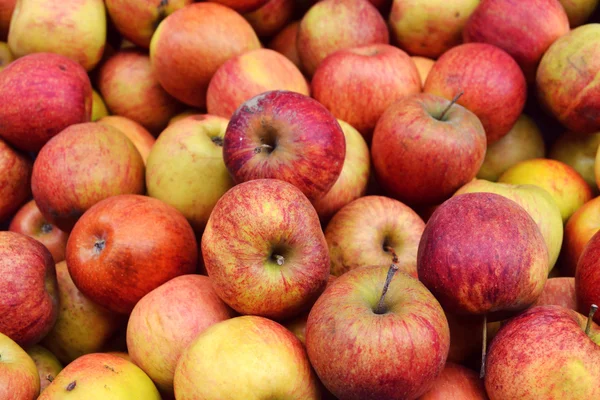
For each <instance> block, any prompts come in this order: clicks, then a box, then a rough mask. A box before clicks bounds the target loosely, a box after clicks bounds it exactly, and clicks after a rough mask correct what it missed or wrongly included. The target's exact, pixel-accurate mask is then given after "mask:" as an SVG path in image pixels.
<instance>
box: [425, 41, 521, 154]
mask: <svg viewBox="0 0 600 400" xmlns="http://www.w3.org/2000/svg"><path fill="white" fill-rule="evenodd" d="M423 91H424V92H426V93H432V94H435V95H438V96H442V97H445V98H447V99H452V98H454V97H455V96H456V95H457V94H458V93H461V92H462V93H464V94H463V96H462V97H461V98H460V99H459V100H458V104H460V105H462V106H464V107H466V108H467V109H469V110H470V111H472V112H473V113H475V115H477V117H479V119H480V120H481V123H482V124H483V127H484V129H485V133H486V135H487V141H488V144H492V143H494V142H496V141H498V140H499V139H500V138H502V137H503V136H504V135H506V134H507V133H508V132H509V131H510V129H511V128H512V127H513V125H514V124H515V123H516V122H517V119H518V118H519V116H520V115H521V112H522V111H523V108H524V106H525V100H526V97H527V84H526V82H525V76H524V75H523V72H522V71H521V69H520V68H519V65H518V64H517V63H516V61H515V60H514V59H513V58H512V57H511V56H510V55H509V54H508V53H507V52H505V51H504V50H502V49H500V48H498V47H496V46H493V45H490V44H487V43H466V44H462V45H460V46H456V47H454V48H452V49H450V50H448V51H447V52H445V53H444V54H443V55H442V56H441V57H440V58H439V59H438V60H437V61H436V63H435V65H434V66H433V68H432V69H431V71H430V72H429V75H428V76H427V81H426V82H425V86H424V88H423Z"/></svg>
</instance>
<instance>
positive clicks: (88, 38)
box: [8, 0, 106, 71]
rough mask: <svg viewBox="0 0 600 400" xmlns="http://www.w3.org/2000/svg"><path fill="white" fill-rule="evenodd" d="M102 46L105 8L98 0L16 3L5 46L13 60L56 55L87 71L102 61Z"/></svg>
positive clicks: (27, 0)
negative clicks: (40, 55)
mask: <svg viewBox="0 0 600 400" xmlns="http://www.w3.org/2000/svg"><path fill="white" fill-rule="evenodd" d="M105 44H106V9H105V7H104V1H102V0H80V1H76V2H58V3H48V2H47V1H44V0H18V1H17V3H16V5H15V10H14V12H13V15H12V18H11V20H10V29H9V31H8V45H9V46H10V49H11V50H12V52H13V54H14V55H15V56H16V57H23V56H25V55H27V54H33V53H42V52H48V53H56V54H61V55H63V56H66V57H69V58H70V59H72V60H74V61H77V62H78V63H79V64H81V66H82V67H83V68H85V69H86V70H87V71H91V70H92V69H93V68H94V67H95V66H96V64H98V62H99V61H100V59H101V58H102V53H103V52H104V45H105Z"/></svg>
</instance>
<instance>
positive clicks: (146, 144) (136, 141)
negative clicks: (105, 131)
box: [98, 115, 156, 165]
mask: <svg viewBox="0 0 600 400" xmlns="http://www.w3.org/2000/svg"><path fill="white" fill-rule="evenodd" d="M98 123H100V124H105V125H110V126H112V127H113V128H117V129H118V130H119V131H121V132H122V133H123V134H124V135H125V136H127V138H128V139H129V140H131V142H132V143H133V145H134V146H135V148H136V149H137V151H139V152H140V155H141V156H142V160H143V161H144V165H145V164H146V161H147V160H148V156H149V155H150V150H151V149H152V146H154V142H155V141H156V139H155V138H154V136H152V134H151V133H150V132H148V131H147V130H146V128H144V127H143V126H142V125H140V124H139V123H137V122H135V121H134V120H132V119H129V118H126V117H121V116H119V115H109V116H107V117H104V118H100V119H99V120H98Z"/></svg>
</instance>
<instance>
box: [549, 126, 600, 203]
mask: <svg viewBox="0 0 600 400" xmlns="http://www.w3.org/2000/svg"><path fill="white" fill-rule="evenodd" d="M598 147H600V132H596V133H594V134H585V135H578V134H576V133H573V132H565V133H564V134H562V135H561V136H560V137H559V138H558V139H557V140H556V141H555V142H554V144H553V145H552V148H551V149H550V153H549V155H548V156H549V158H552V159H554V160H558V161H562V162H563V163H565V164H567V165H570V166H571V167H573V169H575V171H577V172H579V174H580V175H581V176H582V177H583V179H585V181H586V182H587V184H588V185H590V188H592V191H593V192H594V193H595V194H596V193H598V185H597V184H596V175H595V164H596V155H597V153H598Z"/></svg>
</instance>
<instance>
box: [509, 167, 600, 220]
mask: <svg viewBox="0 0 600 400" xmlns="http://www.w3.org/2000/svg"><path fill="white" fill-rule="evenodd" d="M498 182H504V183H513V184H519V185H523V184H531V185H537V186H539V187H541V188H542V189H546V191H548V193H550V194H551V195H552V197H553V198H554V201H556V204H557V205H558V208H559V209H560V214H561V216H562V219H563V222H566V221H567V220H568V219H569V217H570V216H571V215H573V213H574V212H575V211H577V209H578V208H579V207H581V206H582V205H583V204H585V203H586V202H587V201H589V200H591V198H592V190H591V188H590V186H589V185H588V184H587V182H586V181H585V180H584V179H583V177H582V176H581V175H580V174H579V173H578V172H577V171H576V170H575V169H574V168H573V167H571V166H569V165H567V164H565V163H563V162H560V161H557V160H551V159H547V158H533V159H530V160H525V161H521V162H519V163H517V164H515V165H513V166H512V167H510V168H509V169H507V170H506V171H504V173H502V175H500V177H499V178H498Z"/></svg>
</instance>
